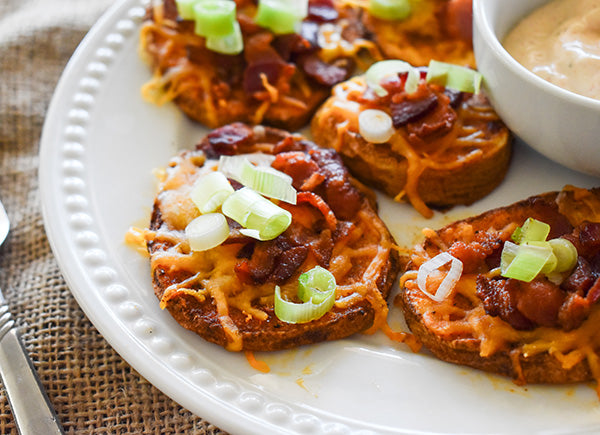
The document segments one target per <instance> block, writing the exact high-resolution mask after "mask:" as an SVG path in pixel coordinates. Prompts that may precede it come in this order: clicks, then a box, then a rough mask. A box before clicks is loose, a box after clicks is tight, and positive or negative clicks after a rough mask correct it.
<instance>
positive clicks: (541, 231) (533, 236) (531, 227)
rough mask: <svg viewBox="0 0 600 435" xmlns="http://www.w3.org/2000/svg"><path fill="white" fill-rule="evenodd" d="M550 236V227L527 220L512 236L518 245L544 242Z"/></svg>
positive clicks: (531, 219) (539, 222)
mask: <svg viewBox="0 0 600 435" xmlns="http://www.w3.org/2000/svg"><path fill="white" fill-rule="evenodd" d="M548 234H550V225H548V224H547V223H545V222H542V221H538V220H537V219H533V218H527V220H525V223H523V226H521V227H518V228H517V229H516V230H515V231H514V232H513V233H512V236H511V239H512V241H513V242H515V243H516V244H517V245H518V244H521V243H527V242H543V241H545V240H546V237H548Z"/></svg>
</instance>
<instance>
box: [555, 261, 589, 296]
mask: <svg viewBox="0 0 600 435" xmlns="http://www.w3.org/2000/svg"><path fill="white" fill-rule="evenodd" d="M594 282H595V278H594V274H593V272H592V267H591V266H590V263H589V262H588V261H587V260H586V259H585V258H583V257H579V258H578V259H577V266H575V269H574V270H573V272H572V273H571V275H570V276H569V277H568V278H567V279H566V280H565V281H564V282H563V283H562V287H563V288H564V289H565V290H567V291H568V292H572V293H576V294H579V295H582V296H584V295H585V294H587V291H588V289H589V288H590V287H591V286H592V284H594Z"/></svg>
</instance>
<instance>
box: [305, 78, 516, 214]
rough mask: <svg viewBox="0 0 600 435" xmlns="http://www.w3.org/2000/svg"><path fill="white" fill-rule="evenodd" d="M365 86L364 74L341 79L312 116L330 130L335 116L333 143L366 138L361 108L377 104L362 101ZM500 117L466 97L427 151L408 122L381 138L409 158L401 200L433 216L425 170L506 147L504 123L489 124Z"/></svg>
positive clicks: (448, 167) (338, 146)
mask: <svg viewBox="0 0 600 435" xmlns="http://www.w3.org/2000/svg"><path fill="white" fill-rule="evenodd" d="M366 89H367V83H366V80H365V77H364V76H359V77H353V78H351V79H350V80H348V81H346V82H343V83H340V84H338V85H336V86H335V87H334V89H333V93H332V96H331V97H330V98H329V99H328V100H327V101H326V102H325V103H324V104H323V105H322V106H321V108H320V109H319V113H318V115H317V117H316V118H315V120H313V131H319V130H320V131H327V130H328V129H329V128H330V124H331V122H332V120H333V124H334V125H335V128H336V135H335V138H336V139H335V142H334V143H332V144H329V146H331V147H332V148H334V149H335V150H337V151H339V152H341V153H342V154H344V150H343V148H344V146H345V141H349V140H353V139H356V140H364V139H362V137H360V135H359V126H358V116H359V114H360V113H361V111H363V110H365V109H369V108H373V107H371V106H367V105H366V104H361V103H360V102H359V101H360V98H361V96H362V95H363V93H364V92H365V90H366ZM377 109H379V110H383V111H386V112H387V113H388V114H390V109H389V107H377ZM498 119H499V118H498V116H497V115H496V113H495V112H494V110H493V109H492V108H491V107H490V106H489V105H481V106H478V105H470V104H466V103H463V104H462V105H461V107H460V108H459V109H458V117H457V120H456V122H454V124H453V126H452V129H451V131H449V132H448V133H446V134H444V135H441V136H436V137H434V138H433V139H429V141H428V144H427V149H428V150H433V151H423V150H420V149H418V148H417V147H415V146H414V145H411V143H410V142H409V139H408V134H409V133H408V132H407V131H406V129H405V128H404V127H401V128H398V129H395V131H394V134H393V135H392V137H391V138H390V139H389V141H388V142H387V144H380V145H381V146H382V147H384V146H385V147H389V149H390V150H391V151H392V153H393V154H395V155H397V156H399V157H400V158H402V159H404V160H405V161H406V163H407V166H406V170H405V171H406V177H405V183H404V185H403V187H402V189H400V190H399V191H398V192H395V198H394V199H395V200H396V201H403V200H404V199H407V200H408V201H409V202H410V203H411V204H412V206H413V207H414V208H415V209H416V210H417V211H418V212H419V213H421V214H422V215H423V216H425V217H431V216H432V215H433V211H432V210H431V209H430V208H429V207H428V206H427V204H426V203H425V201H423V199H422V198H421V196H420V194H419V181H420V177H421V175H422V174H423V173H424V172H425V171H426V170H435V171H452V170H458V169H460V168H463V167H465V165H469V164H471V163H472V162H477V161H478V160H481V159H483V158H486V157H487V156H489V155H493V154H494V153H496V152H497V151H498V150H499V149H500V148H501V147H505V146H506V143H507V140H508V131H506V130H505V129H503V130H500V131H499V132H494V133H490V132H488V131H487V130H486V128H487V127H486V126H487V123H488V122H491V121H497V120H498ZM366 154H367V153H365V154H363V155H361V156H359V157H358V158H360V159H362V160H363V161H365V162H367V164H371V163H370V160H369V159H371V158H372V157H370V156H368V155H366ZM373 165H375V164H374V163H373Z"/></svg>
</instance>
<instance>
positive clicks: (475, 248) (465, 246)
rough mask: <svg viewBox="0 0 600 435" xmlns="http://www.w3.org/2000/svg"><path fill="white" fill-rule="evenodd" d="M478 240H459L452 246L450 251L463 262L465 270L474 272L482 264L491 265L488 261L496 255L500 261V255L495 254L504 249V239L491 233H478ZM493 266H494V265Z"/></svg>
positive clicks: (496, 259)
mask: <svg viewBox="0 0 600 435" xmlns="http://www.w3.org/2000/svg"><path fill="white" fill-rule="evenodd" d="M476 237H477V240H475V241H473V242H471V243H465V242H462V241H457V242H454V243H453V244H452V246H450V249H449V250H448V252H449V253H450V255H452V256H453V257H455V258H458V259H459V260H460V261H461V262H462V263H463V272H464V273H472V272H475V271H476V270H477V269H479V268H480V267H482V266H487V267H489V266H490V262H488V261H486V260H488V259H489V258H490V257H492V256H494V259H495V261H499V259H498V258H499V256H498V255H495V254H496V253H497V252H498V251H500V250H501V249H502V246H503V241H502V240H501V239H499V238H498V237H496V236H495V235H493V234H490V233H481V232H480V233H478V234H477V235H476ZM492 267H493V266H492Z"/></svg>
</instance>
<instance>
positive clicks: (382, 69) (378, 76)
mask: <svg viewBox="0 0 600 435" xmlns="http://www.w3.org/2000/svg"><path fill="white" fill-rule="evenodd" d="M400 73H407V77H406V82H405V84H404V90H405V91H406V92H408V93H409V94H410V93H413V92H414V91H416V90H417V86H418V85H419V79H420V74H419V73H418V72H417V70H416V69H415V68H413V67H412V65H411V64H409V63H407V62H404V61H402V60H382V61H379V62H376V63H374V64H373V65H371V67H370V68H369V69H368V70H367V72H366V73H365V79H366V80H367V85H369V87H370V88H371V89H373V91H374V92H375V94H377V95H378V96H380V97H385V96H386V95H387V94H388V92H387V91H386V90H385V88H384V87H383V86H381V81H382V80H383V79H384V78H386V77H389V76H394V75H396V76H397V75H398V74H400Z"/></svg>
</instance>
